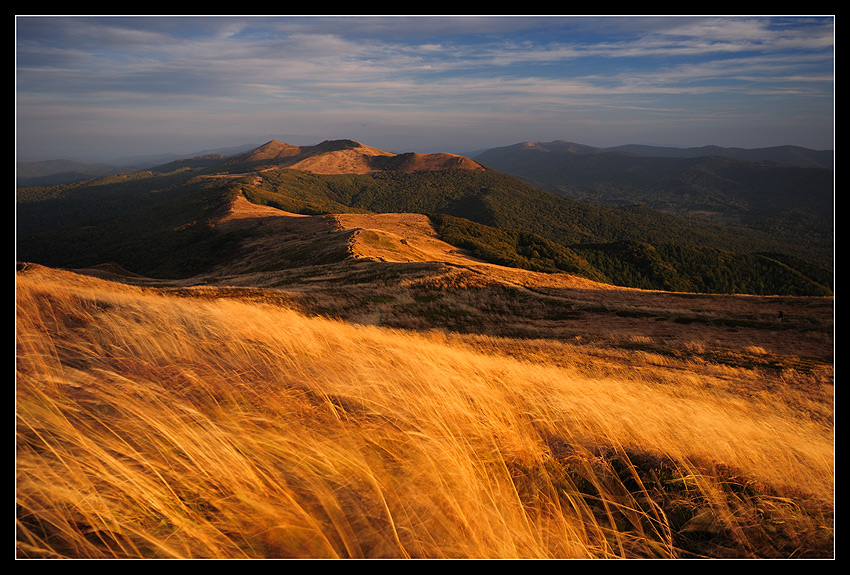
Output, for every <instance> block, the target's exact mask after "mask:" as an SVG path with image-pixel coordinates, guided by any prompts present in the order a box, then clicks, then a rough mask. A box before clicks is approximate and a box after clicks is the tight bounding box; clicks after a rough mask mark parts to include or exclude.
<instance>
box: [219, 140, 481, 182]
mask: <svg viewBox="0 0 850 575" xmlns="http://www.w3.org/2000/svg"><path fill="white" fill-rule="evenodd" d="M221 168H222V169H224V170H228V171H241V170H246V169H251V170H255V171H265V170H269V169H281V168H289V169H293V170H301V171H305V172H310V173H313V174H370V173H375V172H382V171H395V172H420V171H426V172H428V171H443V170H481V169H483V168H482V167H481V166H479V165H478V164H477V163H476V162H474V161H472V160H470V159H469V158H464V157H462V156H458V155H455V154H445V153H442V154H417V153H413V152H410V153H405V154H394V153H392V152H385V151H383V150H379V149H377V148H373V147H370V146H365V145H363V144H361V143H359V142H354V141H352V140H328V141H325V142H322V143H320V144H317V145H315V146H293V145H291V144H285V143H282V142H278V141H276V140H272V141H270V142H267V143H265V144H263V145H262V146H260V147H258V148H256V149H254V150H251V151H249V152H246V153H244V154H237V155H235V156H233V157H231V158H229V159H228V160H227V161H226V162H225V163H224V164H223V165H222V166H221Z"/></svg>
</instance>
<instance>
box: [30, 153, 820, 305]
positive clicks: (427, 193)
mask: <svg viewBox="0 0 850 575" xmlns="http://www.w3.org/2000/svg"><path fill="white" fill-rule="evenodd" d="M575 149H583V148H581V147H579V148H575ZM590 155H592V156H599V155H598V154H593V153H590ZM237 197H244V198H246V199H247V200H249V201H250V202H252V203H253V204H257V205H266V206H270V207H273V208H277V209H279V210H284V211H286V212H290V213H296V214H309V215H320V214H335V213H358V212H359V213H364V212H372V213H387V212H393V213H419V214H427V215H429V216H430V217H431V218H432V219H433V221H434V222H435V227H436V228H437V229H438V231H439V232H440V233H441V234H442V236H443V237H444V239H445V241H449V243H453V244H454V245H457V246H458V247H462V248H464V249H469V250H471V251H473V252H475V253H476V255H478V256H479V257H482V258H484V259H489V260H490V261H495V262H497V263H502V264H504V265H510V266H515V267H525V268H527V269H532V270H537V271H561V272H569V273H576V274H579V275H583V276H584V277H588V278H591V279H601V280H603V281H607V282H609V283H617V284H618V285H629V286H632V287H649V288H652V289H671V290H677V291H689V290H691V291H693V290H700V289H701V290H708V291H725V292H726V293H733V292H740V291H742V290H743V291H747V290H752V291H753V292H754V293H795V294H801V293H803V294H809V295H824V294H825V293H830V289H831V286H830V285H829V283H830V281H831V278H830V274H829V272H828V271H827V270H828V269H829V268H830V263H831V251H830V250H826V249H824V248H823V246H821V245H819V244H817V243H816V242H812V241H810V240H809V239H808V238H804V239H801V238H796V240H795V241H793V242H789V241H785V240H782V239H777V237H776V236H775V235H772V234H768V233H765V232H763V231H760V230H753V229H747V228H744V227H741V226H735V225H725V224H719V223H716V222H709V221H703V220H695V219H693V218H683V217H680V216H677V215H673V214H665V213H662V212H659V211H655V210H651V209H649V208H646V207H640V206H624V207H615V206H601V205H594V204H590V203H585V202H579V201H576V200H573V199H570V198H567V197H564V196H562V195H558V194H555V193H551V192H548V191H545V190H543V189H541V188H539V187H536V186H533V185H531V184H529V183H527V182H524V181H522V180H520V179H518V178H516V177H513V176H510V175H508V174H505V173H502V172H500V171H496V170H494V169H492V168H490V167H486V166H484V165H482V164H480V163H478V162H476V161H473V160H471V159H469V158H465V157H462V156H457V155H453V154H416V153H406V154H395V153H390V152H385V151H382V150H378V149H376V148H371V147H369V146H364V145H362V144H360V143H357V142H353V141H351V140H332V141H325V142H322V143H320V144H317V145H316V146H293V145H290V144H285V143H282V142H277V141H274V140H273V141H271V142H268V143H266V144H264V145H262V146H259V147H257V148H255V149H253V150H249V151H247V152H244V153H240V154H235V155H232V156H226V157H225V156H219V155H208V156H204V157H199V158H194V159H189V160H179V161H175V162H171V163H168V164H164V165H162V166H158V167H155V168H152V169H147V170H140V171H136V172H130V173H123V174H115V175H111V176H107V177H104V178H99V179H95V180H88V181H85V182H76V183H73V184H67V185H62V186H51V187H39V188H24V189H19V190H18V194H17V218H16V224H17V232H18V236H17V240H18V241H17V250H18V251H17V257H18V258H19V259H20V260H25V261H33V262H37V263H42V264H45V265H50V266H54V267H87V266H92V265H98V264H103V263H106V262H114V263H116V264H118V265H120V266H121V267H123V268H125V269H127V270H129V271H131V272H133V273H138V274H143V275H147V276H151V277H188V276H191V275H194V274H197V273H200V272H202V271H204V270H208V269H210V268H211V267H212V266H215V265H216V264H217V263H218V262H221V261H222V260H223V259H227V258H232V257H235V254H237V253H239V250H240V249H243V248H240V246H243V245H245V242H248V241H249V240H250V238H249V237H248V236H246V234H249V235H250V233H251V232H250V230H248V229H239V230H225V229H221V228H218V227H216V225H215V224H214V223H213V222H214V221H215V220H216V217H217V214H220V213H221V212H222V210H226V209H227V206H229V205H231V204H232V202H233V201H234V200H235V198H237ZM804 240H805V241H804ZM624 242H625V243H624ZM667 246H669V247H667ZM693 246H699V247H700V248H704V249H703V251H700V252H697V251H696V250H695V248H694V247H693ZM673 248H676V249H673ZM756 252H760V253H763V254H766V253H768V252H770V253H771V254H776V255H774V256H771V257H770V258H768V259H769V261H768V260H765V259H764V258H765V257H766V256H761V255H760V256H757V261H758V262H761V263H759V264H758V265H756V263H755V262H756V260H748V259H746V258H753V257H756V256H755V255H753V254H755V253H756ZM778 254H787V255H785V256H781V255H778ZM310 259H311V258H307V260H310ZM287 261H288V263H287V264H286V265H294V264H293V262H292V260H291V258H289V259H288V260H287ZM305 261H306V260H305ZM811 264H816V265H811ZM759 266H767V267H768V268H770V270H771V271H770V274H769V276H770V277H769V278H767V279H764V278H761V276H762V275H765V274H758V275H759V277H753V275H754V274H755V273H756V271H755V270H756V269H757V268H758V267H759ZM807 266H808V267H807ZM822 266H826V269H824V268H823V267H822ZM718 267H721V268H723V269H725V270H726V271H727V272H728V273H723V274H720V276H718V277H716V278H713V279H712V278H708V279H707V278H706V277H703V276H706V274H709V272H708V271H706V270H711V269H713V268H718ZM809 267H811V269H809ZM765 269H767V268H765ZM802 270H805V273H804V272H803V271H802ZM715 271H716V270H715ZM710 275H717V274H716V273H714V272H711V274H710ZM697 276H699V277H697ZM792 276H793V278H792ZM789 290H793V291H789ZM747 293H750V292H749V291H747Z"/></svg>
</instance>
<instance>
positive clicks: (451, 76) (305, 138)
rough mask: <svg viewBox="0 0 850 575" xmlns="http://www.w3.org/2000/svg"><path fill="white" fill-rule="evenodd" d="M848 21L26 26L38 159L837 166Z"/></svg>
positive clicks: (26, 141)
mask: <svg viewBox="0 0 850 575" xmlns="http://www.w3.org/2000/svg"><path fill="white" fill-rule="evenodd" d="M834 89H835V88H834V17H832V16H827V17H784V18H768V17H668V18H657V17H640V16H627V17H583V16H579V17H566V16H549V17H522V16H509V17H495V16H481V17H465V16H464V17H461V16H453V17H416V16H413V17H360V16H347V17H301V16H289V17H271V18H261V17H43V16H17V17H16V153H17V156H18V160H19V161H24V160H26V161H36V160H46V159H71V160H74V159H79V160H82V159H88V160H111V159H119V158H125V157H131V156H151V155H158V154H175V155H185V154H193V153H195V152H201V151H206V150H215V149H220V148H227V147H237V146H245V145H262V144H263V143H265V142H268V141H270V140H272V139H276V140H279V141H283V142H286V143H290V144H294V145H313V144H317V143H319V142H321V141H323V140H337V139H352V140H355V141H358V142H360V143H363V144H367V145H369V146H373V147H377V148H381V149H385V150H387V151H390V152H406V151H417V152H435V151H443V152H451V153H460V154H463V153H465V152H467V153H468V152H473V151H477V150H482V149H487V148H494V147H501V146H509V145H513V144H516V143H520V142H524V141H540V142H548V141H554V140H567V141H572V142H576V143H581V144H586V145H590V146H596V147H601V148H606V147H615V146H620V145H627V144H644V145H655V146H670V147H679V148H689V147H700V146H708V145H716V146H721V147H738V148H762V147H772V146H782V145H792V146H801V147H805V148H809V149H815V150H833V149H834Z"/></svg>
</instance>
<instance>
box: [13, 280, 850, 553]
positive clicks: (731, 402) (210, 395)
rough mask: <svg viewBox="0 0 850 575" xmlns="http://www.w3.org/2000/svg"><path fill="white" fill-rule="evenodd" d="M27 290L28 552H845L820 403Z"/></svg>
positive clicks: (161, 297) (72, 284) (23, 489)
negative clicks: (836, 538) (836, 525)
mask: <svg viewBox="0 0 850 575" xmlns="http://www.w3.org/2000/svg"><path fill="white" fill-rule="evenodd" d="M17 282H18V283H17V394H16V400H17V405H16V408H17V526H18V530H17V531H18V532H17V548H18V556H19V557H75V558H77V557H166V558H202V557H203V558H242V557H367V558H388V557H393V558H406V557H412V558H514V557H518V558H615V557H701V556H710V557H805V556H815V557H830V556H832V553H833V549H832V546H833V543H832V540H833V535H832V521H833V520H832V513H833V511H832V500H833V497H834V493H833V485H834V483H833V471H834V469H833V456H834V452H833V428H832V421H831V418H829V417H824V416H823V414H825V413H831V410H832V406H831V403H830V402H829V400H828V399H823V398H824V397H827V398H828V397H829V396H828V395H824V394H814V396H813V397H814V398H815V399H813V400H812V401H813V402H817V405H814V404H813V405H810V406H803V405H802V404H801V401H800V400H799V397H798V396H796V395H793V393H792V392H789V393H791V395H787V394H786V393H785V392H784V391H782V390H781V389H773V388H775V387H777V385H778V383H777V382H773V384H776V385H772V387H771V386H761V387H760V388H759V390H760V392H759V393H754V394H750V395H749V396H746V395H741V394H736V393H733V392H730V389H732V387H733V386H731V385H730V384H728V381H729V380H730V379H734V378H738V379H739V380H740V384H741V385H742V386H744V387H750V388H755V387H756V386H757V382H756V378H757V377H761V375H756V374H753V373H752V372H750V371H748V370H746V369H731V368H724V370H725V371H723V373H722V374H719V373H718V372H717V371H712V369H710V367H706V366H703V367H699V368H697V367H694V368H693V369H690V370H687V369H686V370H683V369H681V366H680V365H677V366H674V367H675V369H673V368H672V367H670V366H668V365H665V363H664V362H663V361H654V362H653V361H647V362H645V363H644V364H643V365H641V366H640V368H637V367H635V368H634V369H624V368H622V365H623V364H622V363H619V362H617V360H616V358H614V359H611V358H610V357H608V358H606V356H605V355H604V354H601V353H600V355H599V356H598V357H594V356H593V355H592V354H591V355H588V351H589V350H588V349H587V348H582V349H581V350H578V349H573V348H570V347H569V346H566V345H560V344H557V343H556V342H552V343H549V344H545V345H543V344H541V345H539V346H537V347H535V348H534V349H533V350H531V348H530V347H526V348H524V347H523V346H530V344H529V343H522V342H519V341H517V342H514V343H515V345H512V342H511V341H509V340H496V339H494V338H484V337H481V338H477V339H476V338H473V337H470V338H468V339H465V340H463V341H457V340H455V339H454V338H451V337H447V336H446V335H445V334H441V333H428V332H420V333H417V332H410V331H401V330H390V329H386V328H379V327H372V326H358V325H354V324H350V323H345V322H342V321H335V320H330V319H322V318H316V317H306V316H304V315H302V314H299V313H297V312H295V311H293V310H291V309H288V308H286V307H279V306H272V305H265V304H262V303H258V302H255V301H254V302H246V301H239V300H234V299H210V298H206V299H192V298H186V297H176V296H173V295H168V294H166V293H160V292H156V291H153V290H143V289H140V288H134V287H129V286H124V285H120V284H114V283H109V282H104V281H100V280H95V279H93V278H86V277H83V276H77V275H74V274H69V273H63V272H57V271H53V270H47V269H43V268H35V269H31V270H28V271H25V272H22V273H19V275H18V280H17ZM523 349H525V351H527V352H528V353H527V354H525V353H523ZM532 351H533V353H531V352H532ZM656 359H658V358H656ZM617 366H620V367H617ZM721 380H723V381H726V382H727V385H717V382H718V381H721ZM808 385H811V386H817V385H818V383H817V382H808ZM768 387H771V389H773V391H765V390H767V389H768ZM789 397H793V398H794V399H793V400H789V399H788V398H789Z"/></svg>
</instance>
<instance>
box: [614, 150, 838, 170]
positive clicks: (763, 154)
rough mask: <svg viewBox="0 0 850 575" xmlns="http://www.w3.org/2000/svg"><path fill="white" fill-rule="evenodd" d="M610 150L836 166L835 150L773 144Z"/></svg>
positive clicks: (820, 166)
mask: <svg viewBox="0 0 850 575" xmlns="http://www.w3.org/2000/svg"><path fill="white" fill-rule="evenodd" d="M605 151H608V152H628V153H630V154H638V155H641V156H654V157H659V158H701V157H705V156H719V157H722V158H732V159H734V160H744V161H747V162H774V163H777V164H783V165H787V166H795V167H798V168H826V169H828V170H832V169H833V168H834V167H835V152H834V151H833V150H810V149H808V148H802V147H800V146H773V147H768V148H723V147H720V146H700V147H695V148H673V147H662V146H643V145H636V144H630V145H626V146H616V147H613V148H605Z"/></svg>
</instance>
